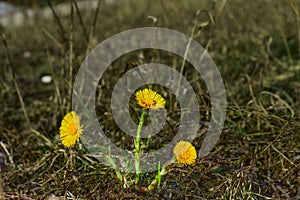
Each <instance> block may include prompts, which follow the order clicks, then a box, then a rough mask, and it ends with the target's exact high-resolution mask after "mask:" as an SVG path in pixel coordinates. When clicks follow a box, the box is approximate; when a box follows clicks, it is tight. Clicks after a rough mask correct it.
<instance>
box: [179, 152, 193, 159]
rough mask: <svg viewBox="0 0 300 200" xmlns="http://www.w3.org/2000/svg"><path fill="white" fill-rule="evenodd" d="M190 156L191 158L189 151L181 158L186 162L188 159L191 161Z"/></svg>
mask: <svg viewBox="0 0 300 200" xmlns="http://www.w3.org/2000/svg"><path fill="white" fill-rule="evenodd" d="M190 156H191V153H190V152H189V151H186V152H184V153H183V154H182V155H181V158H182V159H184V160H187V159H189V157H190Z"/></svg>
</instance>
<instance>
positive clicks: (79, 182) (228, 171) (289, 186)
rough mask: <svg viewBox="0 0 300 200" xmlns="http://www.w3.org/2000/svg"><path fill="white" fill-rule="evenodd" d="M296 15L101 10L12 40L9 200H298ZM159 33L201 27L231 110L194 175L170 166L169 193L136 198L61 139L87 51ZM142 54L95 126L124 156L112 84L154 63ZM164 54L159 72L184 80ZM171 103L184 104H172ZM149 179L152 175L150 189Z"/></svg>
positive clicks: (39, 26) (291, 6)
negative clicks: (164, 67) (145, 32)
mask: <svg viewBox="0 0 300 200" xmlns="http://www.w3.org/2000/svg"><path fill="white" fill-rule="evenodd" d="M299 6H300V5H298V3H297V2H296V1H292V0H291V1H284V0H274V1H273V0H262V1H251V2H250V1H243V2H242V1H239V0H229V1H226V0H222V1H216V2H215V1H208V0H207V1H201V3H200V1H192V0H190V1H155V3H153V1H149V0H146V1H137V0H127V1H125V2H124V3H123V4H122V6H121V5H110V6H108V5H105V4H103V5H101V6H100V10H99V13H98V16H97V18H96V17H95V13H96V12H95V10H93V11H92V12H90V13H81V17H82V19H80V18H79V17H78V13H77V12H76V10H74V13H73V14H74V17H73V18H72V19H70V18H71V16H58V18H57V19H56V20H55V19H53V20H49V21H46V22H45V21H37V22H36V23H34V24H27V25H26V24H25V25H24V26H22V27H17V28H14V27H12V28H10V29H7V30H4V32H3V33H4V35H3V36H5V38H3V40H4V41H5V42H6V43H7V49H6V48H3V47H5V45H2V44H1V46H2V47H1V48H0V57H1V59H0V64H1V71H0V72H1V76H0V80H1V82H0V84H1V85H0V87H1V90H0V91H1V92H0V94H1V98H0V102H1V104H0V105H1V113H0V118H1V121H0V140H1V141H0V142H1V145H0V169H1V177H2V182H3V190H4V192H5V194H3V195H5V197H6V198H7V199H47V198H48V199H51V198H52V199H300V170H299V169H300V143H299V141H300V109H299V108H300V67H299V59H300V57H299V52H300V51H299V41H300V40H299V39H300V38H299V37H298V35H299V31H300V30H299V29H297V23H298V21H299V16H297V12H298V10H299V8H298V7H299ZM198 10H200V11H201V12H200V13H199V15H198V16H196V13H197V11H198ZM148 16H152V17H150V18H149V17H148ZM195 16H196V17H195ZM155 18H156V19H158V22H157V23H154V21H153V19H155ZM57 20H60V21H61V25H62V27H63V29H62V28H60V26H59V23H58V21H57ZM81 20H82V22H83V24H84V26H85V27H84V28H83V26H82V24H81ZM72 21H73V26H71V24H72V23H71V22H72ZM154 25H155V26H159V27H167V28H171V29H175V30H178V31H181V32H183V33H185V34H187V35H190V34H191V31H192V28H193V26H194V27H195V28H196V29H195V32H194V34H193V36H194V38H195V40H197V41H198V42H199V43H200V44H201V45H203V46H204V47H206V48H207V49H208V52H209V53H210V55H211V56H212V58H213V59H214V61H215V62H216V64H217V65H218V67H219V70H220V72H221V74H222V77H223V80H224V83H225V86H226V91H227V98H228V102H229V104H228V107H227V117H226V122H225V126H224V129H223V132H222V135H221V138H220V140H219V141H218V144H217V145H216V146H215V148H214V149H213V151H212V152H211V153H210V154H209V155H208V156H206V157H205V158H202V159H199V160H198V161H197V163H196V165H194V166H189V167H178V166H174V168H172V171H171V172H170V173H169V174H167V175H166V176H165V177H164V178H163V181H162V186H161V188H158V189H157V190H155V191H153V192H150V193H149V194H139V193H138V192H137V191H136V190H135V189H134V188H130V189H122V187H121V184H119V183H118V181H117V179H116V178H115V175H114V171H113V170H112V169H110V168H108V167H105V166H104V165H102V164H99V163H98V162H97V161H96V160H95V159H93V158H92V157H91V156H90V155H89V153H88V152H86V151H85V150H84V149H83V148H82V146H80V145H78V146H77V147H76V149H75V150H74V152H73V153H74V154H75V155H73V156H72V157H71V156H70V152H69V151H68V150H66V149H65V148H64V147H63V146H62V145H61V143H60V141H59V138H58V129H59V126H60V121H61V119H62V117H63V116H64V114H65V113H66V112H67V111H68V110H69V109H70V100H71V99H70V85H71V84H72V80H73V79H74V77H75V75H76V72H77V70H78V68H79V66H80V64H81V62H82V61H83V59H84V57H85V55H86V53H87V52H88V49H90V48H92V47H94V46H95V45H97V44H98V43H99V42H101V41H103V40H104V39H106V38H108V37H109V36H111V35H113V34H116V33H119V32H121V31H124V30H128V29H130V28H136V27H143V26H154ZM72 29H73V31H72ZM91 31H92V33H94V34H90V33H91ZM84 35H85V36H84ZM87 36H89V38H90V39H89V41H88V42H87ZM69 40H71V41H72V46H71V48H70V45H69ZM139 53H140V52H133V53H131V54H129V55H126V56H124V57H122V58H120V59H118V60H117V61H116V62H115V63H114V64H113V65H112V66H111V68H110V69H109V71H108V72H107V74H106V75H104V77H103V79H102V80H101V81H100V83H99V90H98V92H97V94H98V95H99V98H98V100H97V112H98V117H99V121H100V122H101V123H102V124H103V126H104V127H105V128H106V129H107V130H109V131H110V134H109V135H110V138H111V139H112V140H113V141H114V142H115V143H116V144H117V145H119V146H120V147H124V146H126V145H127V147H128V146H129V145H131V144H132V141H131V140H132V138H130V137H127V136H126V135H124V134H122V133H120V131H119V130H118V129H117V128H116V127H115V126H114V122H113V119H112V115H111V113H110V99H109V98H110V94H111V92H110V91H112V88H113V86H114V84H115V83H116V81H117V80H118V78H119V77H118V76H115V77H111V76H110V72H113V73H114V74H118V75H119V76H121V75H122V74H123V73H124V71H125V70H126V69H127V70H128V69H129V68H131V67H133V66H135V64H142V63H147V62H149V61H153V60H155V59H156V60H158V57H157V54H156V53H155V52H154V53H153V52H152V51H149V50H145V51H143V54H144V57H143V58H141V56H139ZM158 54H159V55H161V57H160V58H164V59H160V60H159V61H160V62H161V63H165V64H168V65H170V66H173V67H174V68H175V69H177V70H178V71H180V63H181V62H182V59H181V58H178V57H176V56H174V55H171V54H168V53H166V52H161V51H160V52H158ZM186 66H187V67H186V70H184V75H185V77H186V78H187V79H189V80H194V78H195V77H194V76H193V75H194V73H193V72H194V71H193V70H192V69H190V68H189V67H188V66H189V65H188V63H187V64H186ZM70 69H71V70H70ZM70 72H71V74H72V76H70ZM43 74H51V75H52V76H53V78H54V80H53V82H52V83H51V84H48V85H47V84H42V83H41V82H40V76H41V75H43ZM70 79H72V80H70ZM192 86H193V87H194V88H196V89H195V90H197V91H201V95H199V99H200V100H199V101H200V102H201V104H202V106H201V112H202V113H203V114H204V115H202V120H203V121H208V120H209V111H208V112H207V111H206V110H209V108H210V98H209V95H208V94H207V91H206V88H205V85H204V84H203V83H202V82H201V81H199V82H193V84H192ZM156 87H157V86H156ZM158 88H159V87H158ZM167 95H168V97H170V98H169V99H173V98H174V96H172V95H171V94H170V93H169V92H168V93H167ZM22 101H23V102H24V104H23V105H22V104H21V103H20V102H22ZM171 104H172V105H173V104H174V106H176V103H175V101H174V100H172V102H170V105H171ZM175 108H176V107H175ZM24 114H25V115H24ZM177 114H178V113H176V112H173V113H172V112H170V116H171V118H172V117H173V118H172V119H173V121H170V125H169V127H165V128H166V129H172V128H174V126H175V127H176V124H178V123H179V122H178V116H177ZM24 116H27V117H24ZM133 117H134V116H133ZM26 118H27V119H26ZM169 132H170V131H169ZM169 132H168V134H165V132H164V133H163V134H161V135H163V136H161V137H154V138H153V140H154V141H155V142H154V145H153V146H151V147H150V148H152V149H156V148H159V147H160V146H159V145H160V144H162V142H165V141H168V140H169V139H172V137H173V136H172V134H170V133H169ZM166 133H167V131H166ZM202 141H203V136H201V137H198V138H196V139H195V141H194V142H193V144H194V145H195V146H196V147H197V149H199V148H200V147H201V143H202ZM124 144H125V145H124ZM122 145H123V146H122ZM152 177H153V174H144V175H143V176H142V182H143V184H145V185H146V184H147V183H149V181H150V180H151V178H152ZM3 195H2V192H1V190H0V197H1V196H3Z"/></svg>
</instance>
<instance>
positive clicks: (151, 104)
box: [135, 89, 166, 110]
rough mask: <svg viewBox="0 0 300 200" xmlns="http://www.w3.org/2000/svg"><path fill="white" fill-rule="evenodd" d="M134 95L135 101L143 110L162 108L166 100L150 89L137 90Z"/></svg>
mask: <svg viewBox="0 0 300 200" xmlns="http://www.w3.org/2000/svg"><path fill="white" fill-rule="evenodd" d="M135 96H136V98H135V99H136V100H137V103H138V104H139V105H140V106H141V107H142V108H144V109H145V110H146V109H153V110H156V109H159V108H164V107H165V104H166V100H165V99H164V98H163V97H162V96H161V95H160V94H158V93H156V92H155V91H153V90H150V89H144V90H139V91H137V92H136V95H135Z"/></svg>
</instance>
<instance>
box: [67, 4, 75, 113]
mask: <svg viewBox="0 0 300 200" xmlns="http://www.w3.org/2000/svg"><path fill="white" fill-rule="evenodd" d="M73 37H74V8H73V0H71V23H70V38H69V52H70V54H69V90H68V96H69V99H71V97H72V83H73ZM69 102H70V101H69ZM70 107H71V103H69V105H68V110H70Z"/></svg>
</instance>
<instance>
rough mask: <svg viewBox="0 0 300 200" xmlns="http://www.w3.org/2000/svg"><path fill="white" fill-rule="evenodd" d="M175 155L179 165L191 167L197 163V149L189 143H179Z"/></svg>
mask: <svg viewBox="0 0 300 200" xmlns="http://www.w3.org/2000/svg"><path fill="white" fill-rule="evenodd" d="M174 154H175V157H176V160H177V162H178V163H179V164H185V165H191V164H193V163H195V162H196V158H197V152H196V149H195V147H194V146H193V145H192V144H191V143H189V142H186V141H180V142H178V143H177V144H176V146H175V148H174Z"/></svg>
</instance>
